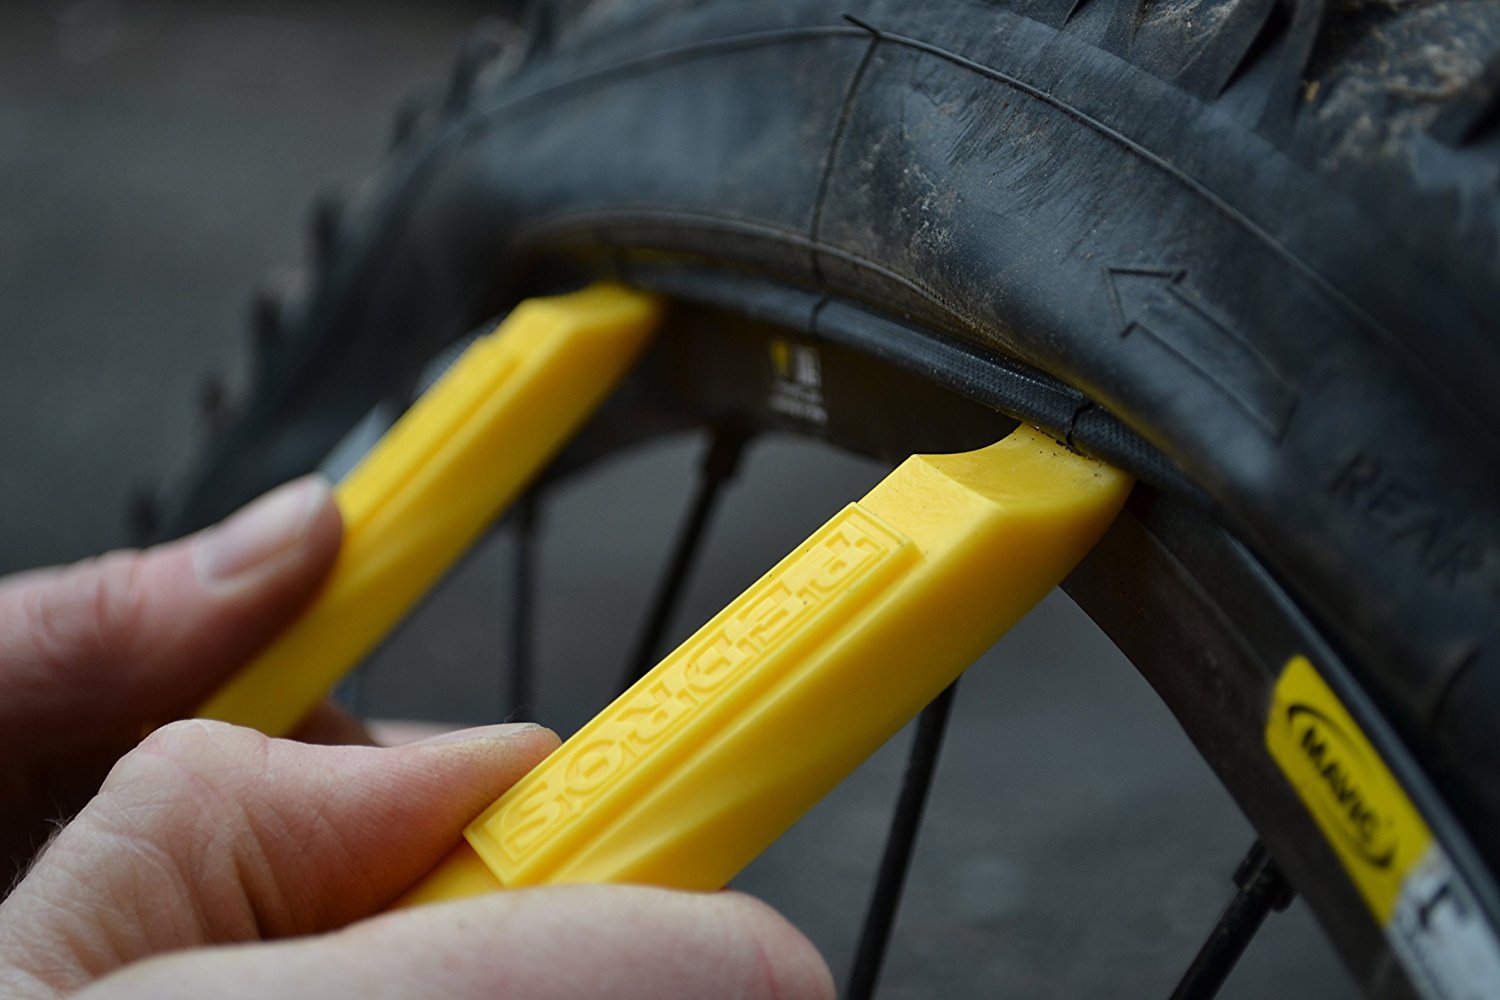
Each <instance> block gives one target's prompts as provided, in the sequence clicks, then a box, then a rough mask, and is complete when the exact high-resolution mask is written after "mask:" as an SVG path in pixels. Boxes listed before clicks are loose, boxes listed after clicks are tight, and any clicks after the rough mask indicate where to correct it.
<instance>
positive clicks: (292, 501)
mask: <svg viewBox="0 0 1500 1000" xmlns="http://www.w3.org/2000/svg"><path fill="white" fill-rule="evenodd" d="M341 536H342V527H341V521H340V518H339V513H338V508H337V507H336V506H335V505H334V503H333V502H332V498H331V495H330V491H329V488H328V486H327V484H326V483H324V482H323V481H322V480H320V479H316V478H312V477H309V478H305V479H300V480H297V481H295V482H292V483H288V484H287V485H285V486H282V487H281V488H279V489H277V490H273V491H272V492H271V493H268V494H267V495H266V496H264V497H262V498H261V499H259V500H257V501H256V502H255V503H252V504H251V505H250V506H248V507H246V508H245V509H244V510H241V511H240V512H239V513H237V514H235V515H234V516H233V517H231V518H229V519H228V520H227V521H225V522H223V523H222V524H219V525H216V526H215V527H212V528H209V529H207V530H206V531H203V532H200V533H199V534H196V535H193V536H190V537H188V538H184V539H181V540H179V541H176V542H172V543H170V544H167V545H162V546H158V547H156V548H153V549H148V550H146V551H143V552H135V551H129V552H115V553H111V554H109V555H106V556H103V557H100V558H98V559H92V560H88V561H86V562H82V563H79V564H77V565H74V566H69V567H64V568H61V569H48V570H38V571H34V572H30V573H23V574H19V575H17V576H13V577H9V578H6V579H4V580H0V687H3V689H4V691H5V697H4V698H3V699H0V800H3V801H0V827H3V828H4V830H5V831H6V834H5V835H0V840H5V839H6V837H7V835H9V834H17V831H20V833H19V834H17V836H21V839H30V838H32V837H33V836H34V834H35V829H34V823H33V822H31V821H28V820H27V817H28V816H29V817H31V819H32V820H35V818H36V816H35V815H34V814H36V813H37V810H38V808H39V805H38V804H39V803H46V804H48V805H49V809H48V810H47V811H49V812H52V813H54V814H55V812H56V810H57V809H58V808H59V807H61V808H63V809H72V808H76V807H77V806H79V805H81V804H82V802H83V801H84V800H85V799H86V798H87V797H88V795H89V794H92V792H93V790H94V789H95V788H97V787H98V783H99V781H100V779H101V778H102V777H103V774H104V771H105V770H106V769H107V768H108V767H109V765H110V764H111V763H113V762H114V760H115V759H116V758H117V757H119V755H120V754H121V753H123V752H124V751H125V750H127V749H129V748H130V747H131V746H133V745H134V744H135V742H136V741H137V740H138V739H139V738H140V735H141V731H142V729H143V727H144V726H145V725H146V724H147V723H148V722H160V721H163V720H166V719H171V718H176V717H178V716H181V715H185V714H187V713H189V712H191V711H192V710H193V709H194V708H195V707H197V706H198V705H199V704H201V703H202V701H203V700H204V699H205V698H206V697H207V696H208V694H209V693H210V692H212V691H213V690H214V689H215V688H216V687H217V686H218V685H219V683H220V682H221V681H222V680H223V679H224V678H225V677H226V676H228V675H229V674H231V673H232V672H233V671H235V670H236V669H237V668H239V667H240V666H241V665H243V664H244V663H245V661H246V660H248V659H249V658H250V656H251V655H252V654H253V653H254V652H255V650H256V649H257V648H259V647H260V646H261V645H263V644H264V643H265V642H266V641H267V640H268V639H269V638H271V636H273V635H274V634H275V633H276V632H277V631H278V630H279V629H280V628H281V627H282V626H283V625H285V624H286V623H287V621H288V620H289V619H290V618H291V617H292V615H293V614H295V613H296V611H297V610H298V609H299V608H300V607H301V606H302V605H303V604H304V603H305V602H306V601H307V600H308V598H310V597H311V596H312V594H313V592H314V591H315V590H316V589H317V587H318V585H319V583H320V582H321V581H322V579H323V577H324V576H325V575H326V574H327V572H328V570H329V568H330V567H331V566H332V565H333V561H334V558H335V556H336V555H337V553H338V548H339V541H340V538H341ZM23 827H24V828H25V829H24V830H23V829H22V828H23ZM22 835H24V836H22ZM24 846H25V845H24V844H21V845H20V847H24ZM4 847H7V845H6V844H4V843H0V848H4ZM18 849H19V848H16V847H12V848H8V850H7V853H8V851H9V850H18ZM21 853H25V852H24V851H22V852H21ZM0 860H3V859H0Z"/></svg>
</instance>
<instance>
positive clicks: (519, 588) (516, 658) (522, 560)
mask: <svg viewBox="0 0 1500 1000" xmlns="http://www.w3.org/2000/svg"><path fill="white" fill-rule="evenodd" d="M512 516H513V517H514V518H515V522H516V524H515V533H516V537H515V539H514V541H513V543H512V549H511V581H510V582H511V590H510V592H511V604H510V637H509V638H510V642H509V646H510V648H509V650H508V652H509V654H510V690H509V691H508V692H507V694H509V695H510V708H509V711H506V710H505V705H504V701H503V698H504V696H503V695H502V703H501V718H503V719H507V720H509V721H512V722H526V721H530V720H531V719H532V717H533V716H534V715H535V714H536V713H535V711H534V708H535V706H534V705H533V704H532V676H533V670H532V641H533V635H534V632H535V624H536V622H535V614H536V599H535V594H536V530H537V523H538V521H539V520H540V512H539V510H538V501H537V495H536V491H535V490H528V491H527V492H526V493H524V494H522V495H521V498H520V499H519V500H517V501H516V506H515V509H514V512H513V514H512Z"/></svg>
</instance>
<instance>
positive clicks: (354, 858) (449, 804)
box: [0, 720, 557, 992]
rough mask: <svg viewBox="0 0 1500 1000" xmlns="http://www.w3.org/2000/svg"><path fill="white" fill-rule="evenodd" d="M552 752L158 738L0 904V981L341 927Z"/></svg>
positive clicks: (524, 730)
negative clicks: (18, 974) (7, 974)
mask: <svg viewBox="0 0 1500 1000" xmlns="http://www.w3.org/2000/svg"><path fill="white" fill-rule="evenodd" d="M556 745H557V737H556V736H554V735H553V734H552V733H551V732H549V731H547V730H545V729H542V728H540V727H538V726H533V725H512V726H493V727H488V728H484V729H479V730H472V731H467V732H463V733H457V734H449V735H447V736H445V737H442V738H439V739H436V740H428V741H425V742H422V743H412V744H408V745H406V746H402V747H391V748H377V747H320V746H309V745H306V744H301V743H294V742H292V741H289V740H273V739H270V738H268V737H265V736H262V735H261V734H259V733H256V732H254V731H252V730H249V729H242V728H240V727H238V726H230V725H227V724H225V723H220V722H208V721H204V720H191V721H188V722H178V723H174V724H172V725H169V726H165V727H163V728H161V729H159V730H157V731H156V732H155V733H153V734H152V735H151V736H150V737H148V738H147V739H146V740H145V741H144V742H142V743H141V745H140V746H139V747H137V748H136V749H135V750H132V751H131V752H130V753H129V754H127V755H126V756H125V757H124V758H123V759H122V760H121V761H120V763H119V764H118V765H116V766H115V768H114V770H113V771H111V772H110V776H109V779H108V780H107V781H105V783H104V787H103V788H102V789H100V791H99V794H98V796H96V797H95V798H94V800H93V801H92V802H90V803H89V805H88V807H87V808H85V809H84V810H83V812H81V813H79V815H78V817H77V818H76V819H75V820H74V821H73V822H72V823H70V824H69V825H68V826H67V827H66V828H65V829H64V830H63V831H62V833H61V834H60V835H59V836H58V838H57V839H56V841H54V842H53V844H52V845H51V846H50V847H49V848H48V849H47V850H46V851H45V852H44V853H43V854H42V856H41V857H40V858H38V860H37V862H36V865H35V867H34V868H33V869H32V871H31V873H30V874H28V875H27V877H26V878H25V879H24V880H22V881H21V883H20V884H19V885H18V886H17V887H16V889H15V891H14V892H13V893H12V894H11V896H10V898H9V899H7V900H6V901H5V903H4V905H3V906H0V972H3V970H4V968H5V967H6V966H7V965H9V966H10V967H11V969H12V970H22V972H23V973H25V974H27V975H30V976H31V977H33V978H36V979H38V980H41V981H44V982H46V983H47V984H48V985H49V986H50V987H51V988H53V989H55V990H57V991H59V992H68V991H71V990H74V989H77V988H79V987H80V986H82V985H84V983H86V982H87V981H88V980H90V979H92V978H94V977H97V976H100V975H103V974H105V973H107V972H109V971H110V970H112V969H114V968H117V967H119V966H121V965H125V964H128V963H130V962H133V961H137V960H139V959H142V958H146V957H148V956H150V955H155V954H160V953H162V952H167V951H175V950H179V949H182V948H190V947H195V946H200V945H208V944H227V943H233V942H243V941H253V940H257V939H259V938H277V937H287V936H293V935H300V934H308V933H316V932H318V931H324V930H329V929H331V928H335V927H340V926H343V925H344V924H347V923H349V922H350V921H352V920H355V919H358V918H360V917H363V916H367V915H369V914H370V913H373V912H375V911H376V910H379V909H380V908H382V907H384V906H386V905H388V904H389V903H390V902H391V901H392V900H393V899H395V898H396V897H397V896H398V895H400V893H401V892H402V891H404V890H406V889H407V888H409V887H410V886H411V885H412V884H413V883H415V882H416V881H417V879H418V878H420V877H421V876H422V875H423V874H425V873H426V872H427V871H428V870H429V869H430V868H432V866H433V865H435V864H436V863H437V862H438V861H439V860H440V859H441V858H442V857H443V856H444V855H445V854H447V852H448V851H450V850H451V849H452V848H453V845H454V844H455V842H456V840H457V837H458V835H459V834H458V831H459V830H461V829H462V827H463V824H464V823H466V822H468V821H469V820H470V819H472V818H473V817H474V816H475V815H477V814H478V813H479V811H480V810H481V809H483V808H484V807H485V806H486V805H488V804H489V803H490V802H491V801H493V800H494V799H495V798H496V797H498V796H499V795H500V793H502V792H503V791H505V789H506V788H508V787H510V785H511V784H512V783H514V782H515V781H516V779H518V778H519V777H520V776H521V775H522V774H524V773H525V772H526V771H527V770H529V769H530V768H531V767H532V766H533V765H534V764H536V762H537V761H538V760H540V759H541V758H542V757H544V756H545V755H546V754H547V753H548V752H549V751H551V750H552V748H553V747H555V746H556ZM3 986H4V981H3V978H0V992H3Z"/></svg>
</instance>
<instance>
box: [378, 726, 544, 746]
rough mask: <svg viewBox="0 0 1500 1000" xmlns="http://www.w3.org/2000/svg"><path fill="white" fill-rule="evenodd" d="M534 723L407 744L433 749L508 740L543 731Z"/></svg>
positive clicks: (481, 728)
mask: <svg viewBox="0 0 1500 1000" xmlns="http://www.w3.org/2000/svg"><path fill="white" fill-rule="evenodd" d="M545 728H546V727H545V726H539V725H537V724H536V723H535V722H505V723H501V724H499V725H494V726H475V727H473V728H472V729H458V730H454V731H453V732H451V733H442V734H440V735H438V736H429V737H427V738H426V739H425V740H417V741H416V742H415V743H409V744H407V745H408V746H414V747H435V746H442V745H443V744H446V743H481V742H488V741H490V740H497V739H510V738H512V737H515V736H520V735H522V734H523V733H534V732H537V731H539V730H543V729H545Z"/></svg>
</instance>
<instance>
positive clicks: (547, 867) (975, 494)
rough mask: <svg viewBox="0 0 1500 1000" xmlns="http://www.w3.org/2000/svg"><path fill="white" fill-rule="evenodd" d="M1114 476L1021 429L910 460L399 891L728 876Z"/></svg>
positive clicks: (1086, 538) (1004, 608)
mask: <svg viewBox="0 0 1500 1000" xmlns="http://www.w3.org/2000/svg"><path fill="white" fill-rule="evenodd" d="M1129 489H1130V478H1129V477H1128V476H1127V475H1126V474H1124V473H1122V472H1119V471H1117V470H1115V469H1112V468H1110V467H1108V466H1106V465H1102V464H1100V463H1098V462H1095V461H1092V460H1090V459H1087V458H1083V457H1082V456H1079V455H1076V454H1074V453H1072V452H1069V451H1068V450H1067V449H1066V448H1064V447H1062V446H1061V445H1059V444H1057V443H1056V442H1054V441H1052V440H1051V439H1050V438H1048V437H1046V436H1045V435H1043V434H1041V433H1040V432H1038V431H1035V430H1032V429H1030V428H1027V427H1022V428H1020V429H1019V430H1017V431H1015V432H1014V433H1012V434H1011V435H1010V436H1009V437H1007V438H1006V439H1005V440H1003V441H1001V442H999V443H998V444H994V445H991V446H990V447H988V448H985V449H982V450H980V451H975V452H968V453H964V454H958V455H919V456H914V457H912V458H909V459H907V461H906V462H905V463H903V464H902V465H901V466H900V468H898V469H897V470H896V471H895V472H893V473H892V474H891V475H890V476H888V477H887V478H886V479H885V480H884V481H883V482H881V483H880V485H878V486H876V487H875V488H874V489H873V490H871V491H870V493H869V494H868V495H867V496H866V497H865V498H864V499H863V500H861V501H860V502H859V503H854V504H850V505H849V506H848V507H846V508H844V510H842V511H841V512H840V513H838V514H837V515H836V516H835V517H834V518H833V519H832V520H831V521H829V522H828V523H827V524H825V525H824V526H823V527H822V528H820V529H819V530H818V531H817V532H816V533H814V534H813V535H812V537H810V538H809V539H808V540H807V541H805V542H803V543H802V545H800V546H799V547H798V548H797V549H796V550H794V551H793V552H792V553H791V554H790V555H789V556H787V557H786V558H785V559H783V560H782V561H781V562H780V563H779V564H778V565H777V566H776V567H775V568H774V569H772V570H771V571H770V572H769V573H767V574H766V575H765V576H764V577H762V578H761V579H760V580H759V581H758V582H756V583H755V584H754V585H752V586H751V587H750V589H749V590H747V591H745V592H744V593H743V594H741V595H740V596H739V597H738V598H736V599H735V600H734V601H733V602H732V603H731V604H730V605H729V606H728V607H726V608H725V609H724V610H723V611H721V612H720V613H719V614H718V615H717V616H715V617H714V618H713V620H711V621H710V622H709V623H708V624H707V625H704V626H703V628H701V629H699V630H698V632H697V634H696V635H694V636H693V637H692V638H690V639H688V640H687V642H685V643H683V644H682V645H681V646H680V647H678V649H677V650H676V651H675V652H673V653H672V654H670V655H669V656H668V657H667V658H666V659H664V660H663V661H662V662H661V663H660V664H658V665H657V666H656V667H655V668H654V669H653V670H652V671H651V672H650V673H649V674H647V675H646V676H645V677H644V678H642V679H641V680H640V681H639V682H638V683H637V684H635V685H634V686H633V687H631V688H630V689H629V690H628V691H626V692H625V693H624V694H623V695H621V696H620V697H619V698H618V699H617V700H616V701H615V702H614V703H613V704H611V705H610V706H609V707H608V708H606V709H605V710H604V711H603V712H601V713H600V714H599V715H598V716H597V717H595V718H594V719H593V720H592V721H591V722H589V723H588V725H586V726H584V727H583V729H581V730H579V732H578V733H577V735H575V736H574V737H573V738H572V739H570V740H568V741H567V742H566V743H565V744H563V746H562V747H560V748H559V749H558V750H557V751H556V752H554V753H553V754H552V756H550V757H549V758H547V759H546V760H545V761H543V762H542V763H541V764H540V765H539V766H538V767H537V768H536V769H535V770H534V771H532V772H531V773H530V774H528V775H527V776H526V777H525V778H523V779H521V781H519V782H518V783H517V784H516V785H515V786H514V787H513V788H511V789H510V791H508V792H507V793H506V794H505V795H504V796H502V797H501V798H500V799H499V800H497V801H496V802H495V803H494V805H492V806H491V807H490V808H489V809H487V810H486V811H485V812H484V813H483V814H482V815H480V816H479V818H478V819H476V820H474V822H473V823H471V824H470V825H469V827H468V828H467V829H466V830H465V831H464V837H465V840H464V842H463V843H462V844H461V845H460V846H459V847H458V848H457V849H456V850H455V851H454V852H453V854H452V855H451V856H450V857H449V858H448V860H447V861H445V862H444V864H443V865H441V866H440V867H439V868H438V869H437V870H436V871H435V872H434V873H433V874H432V875H430V876H429V877H428V879H427V880H426V881H425V882H423V883H422V884H420V885H419V886H417V887H416V888H415V889H413V890H412V891H411V892H410V893H408V894H407V896H406V897H404V898H403V899H402V900H401V901H400V904H401V905H411V904H415V903H421V902H425V901H431V900H437V899H451V898H455V897H458V896H464V895H471V894H475V893H479V892H484V891H489V890H493V889H496V888H500V887H515V886H529V885H540V884H549V883H561V882H646V883H654V884H657V885H665V886H673V887H677V888H683V889H700V890H711V889H717V888H719V887H721V886H723V885H724V884H725V883H726V882H728V881H729V879H730V878H732V877H733V876H734V875H735V873H737V872H738V871H739V870H740V869H741V868H742V867H744V866H745V865H746V864H747V863H748V862H749V861H750V860H751V859H752V858H754V857H755V856H756V855H757V854H759V853H760V852H761V851H762V850H763V849H764V848H765V847H766V846H767V845H768V844H770V843H771V841H773V840H774V839H776V837H778V836H779V835H780V834H781V833H782V832H783V831H784V830H786V829H787V827H789V826H791V824H792V823H793V822H795V821H796V819H797V818H798V817H799V816H801V815H802V813H804V812H805V811H806V810H807V809H808V808H809V807H811V806H812V805H813V804H814V803H815V802H816V801H817V800H818V799H819V798H821V797H822V796H823V795H824V794H826V793H827V792H828V791H829V790H830V789H831V788H833V786H834V785H836V784H837V783H838V782H839V781H840V780H842V779H843V778H844V776H845V775H847V774H848V773H849V772H850V771H852V770H853V769H854V768H855V767H856V766H857V765H858V764H859V763H860V761H862V760H864V759H865V757H867V756H868V755H869V754H870V753H872V752H873V751H874V750H875V749H876V748H877V747H879V746H880V744H881V743H883V742H885V741H886V740H887V739H888V738H889V737H890V736H891V735H892V734H894V733H895V732H896V731H897V730H898V729H899V728H900V727H901V726H902V725H903V724H904V723H905V722H906V721H907V720H908V719H910V718H911V717H912V716H913V715H915V714H916V713H917V712H918V711H919V710H920V709H921V708H922V706H923V705H925V704H927V702H928V701H930V700H931V699H932V698H933V697H935V696H936V695H937V694H938V693H939V692H940V691H942V689H943V688H944V687H946V686H947V685H948V684H949V683H950V682H951V681H952V680H953V679H954V678H955V677H957V676H958V674H959V673H960V672H962V670H963V669H964V668H965V667H966V666H968V665H969V663H971V662H972V661H973V660H974V659H975V658H977V657H978V656H979V655H980V654H981V653H982V652H984V650H985V649H987V648H988V647H989V646H990V645H991V644H992V643H994V642H995V640H996V639H998V638H999V637H1000V635H1001V634H1002V633H1004V632H1005V631H1006V629H1008V628H1009V627H1010V626H1011V625H1012V624H1014V623H1015V622H1016V621H1017V620H1019V619H1020V618H1021V616H1022V615H1023V614H1025V613H1026V612H1027V611H1028V610H1029V609H1030V608H1031V607H1032V606H1033V605H1034V604H1035V603H1036V602H1037V601H1039V600H1040V599H1041V598H1042V597H1043V596H1044V595H1045V594H1046V593H1047V592H1048V591H1049V590H1051V589H1052V587H1054V586H1055V585H1056V584H1057V583H1058V582H1059V581H1061V580H1062V578H1063V577H1064V576H1066V575H1067V573H1068V572H1069V571H1070V570H1071V569H1072V568H1073V566H1074V565H1075V564H1076V563H1077V562H1078V560H1080V559H1081V558H1082V557H1083V556H1084V554H1085V553H1087V552H1088V550H1089V549H1090V548H1091V547H1092V546H1093V544H1094V542H1095V541H1096V540H1097V539H1098V538H1099V536H1100V535H1101V534H1103V532H1104V530H1105V529H1106V528H1107V527H1108V526H1109V524H1110V522H1111V521H1112V520H1113V519H1114V516H1115V514H1116V513H1117V512H1118V510H1119V508H1120V505H1121V504H1122V503H1123V502H1124V500H1125V496H1126V494H1127V493H1128V492H1129Z"/></svg>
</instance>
